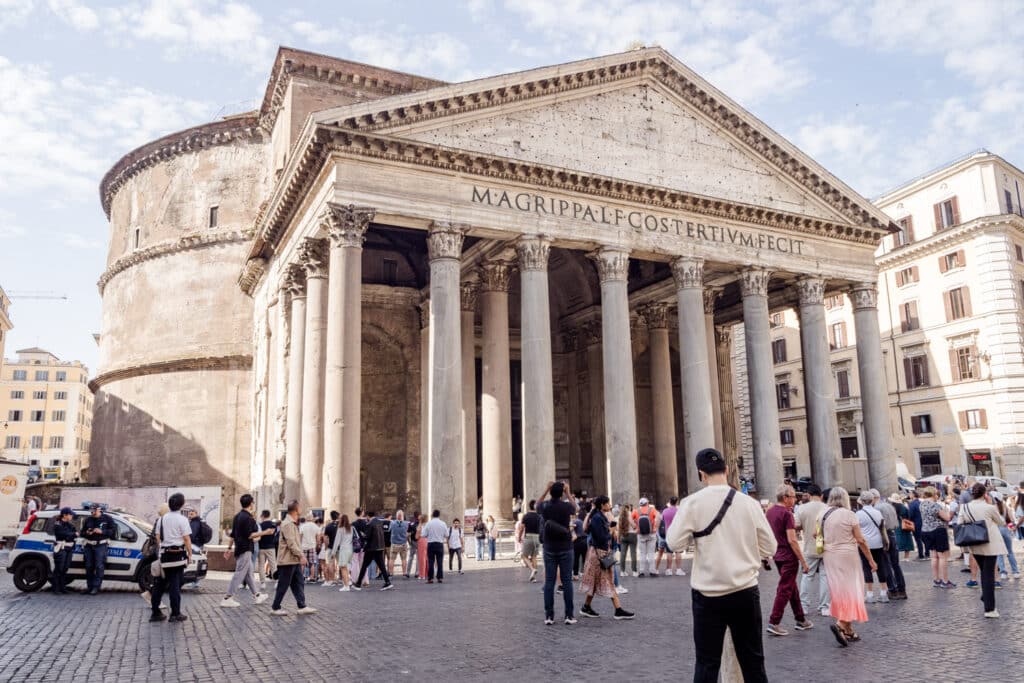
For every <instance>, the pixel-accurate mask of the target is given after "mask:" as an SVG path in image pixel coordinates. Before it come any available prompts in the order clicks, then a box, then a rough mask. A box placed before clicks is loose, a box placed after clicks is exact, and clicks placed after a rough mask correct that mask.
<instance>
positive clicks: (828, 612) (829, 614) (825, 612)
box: [821, 607, 832, 617]
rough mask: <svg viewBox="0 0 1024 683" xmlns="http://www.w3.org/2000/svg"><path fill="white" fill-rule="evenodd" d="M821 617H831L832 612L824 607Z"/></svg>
mask: <svg viewBox="0 0 1024 683" xmlns="http://www.w3.org/2000/svg"><path fill="white" fill-rule="evenodd" d="M821 616H823V617H830V616H832V611H831V610H829V608H828V607H822V608H821Z"/></svg>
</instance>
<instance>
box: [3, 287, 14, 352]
mask: <svg viewBox="0 0 1024 683" xmlns="http://www.w3.org/2000/svg"><path fill="white" fill-rule="evenodd" d="M10 308H11V299H10V297H8V296H7V293H6V292H5V291H4V288H3V287H0V368H2V367H3V365H4V347H5V346H6V344H7V333H8V332H10V331H11V329H13V328H14V323H12V322H11V316H10Z"/></svg>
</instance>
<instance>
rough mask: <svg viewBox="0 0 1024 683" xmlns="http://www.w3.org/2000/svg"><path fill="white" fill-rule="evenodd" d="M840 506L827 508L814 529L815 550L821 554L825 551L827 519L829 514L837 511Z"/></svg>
mask: <svg viewBox="0 0 1024 683" xmlns="http://www.w3.org/2000/svg"><path fill="white" fill-rule="evenodd" d="M837 509H838V508H829V509H828V510H825V514H823V515H822V516H821V519H819V520H818V523H817V524H816V525H815V529H814V551H815V552H816V553H818V554H819V555H821V554H823V553H824V552H825V520H826V519H828V516H829V515H831V514H832V513H833V512H835V511H836V510H837Z"/></svg>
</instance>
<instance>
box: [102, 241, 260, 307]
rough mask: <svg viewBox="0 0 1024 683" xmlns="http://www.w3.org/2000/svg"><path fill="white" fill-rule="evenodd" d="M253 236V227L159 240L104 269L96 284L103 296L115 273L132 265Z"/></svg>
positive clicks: (231, 242)
mask: <svg viewBox="0 0 1024 683" xmlns="http://www.w3.org/2000/svg"><path fill="white" fill-rule="evenodd" d="M252 237H253V232H252V230H251V229H248V230H228V231H221V232H197V233H192V234H190V235H185V236H184V237H180V238H178V239H176V240H167V241H165V242H158V243H156V244H154V245H153V246H150V247H146V248H145V249H138V250H136V251H133V252H130V253H128V254H126V255H124V256H122V257H120V258H119V259H117V260H115V261H114V262H113V263H112V264H110V266H109V267H108V268H107V269H106V270H105V271H103V274H102V275H100V279H99V280H98V281H97V282H96V286H97V287H98V288H99V290H100V296H103V290H104V289H105V288H106V286H107V283H108V282H110V280H111V279H112V278H113V277H114V276H115V275H117V274H118V273H120V272H122V271H124V270H127V269H128V268H131V267H132V266H135V265H138V264H140V263H144V262H145V261H150V260H152V259H155V258H160V257H162V256H168V255H170V254H178V253H180V252H183V251H190V250H192V249H203V248H205V247H213V246H217V245H220V244H233V243H236V242H248V241H249V240H251V239H252Z"/></svg>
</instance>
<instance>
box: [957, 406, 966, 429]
mask: <svg viewBox="0 0 1024 683" xmlns="http://www.w3.org/2000/svg"><path fill="white" fill-rule="evenodd" d="M956 416H957V419H958V420H959V421H960V431H966V430H967V411H966V410H961V411H960V412H958V413H957V414H956Z"/></svg>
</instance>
